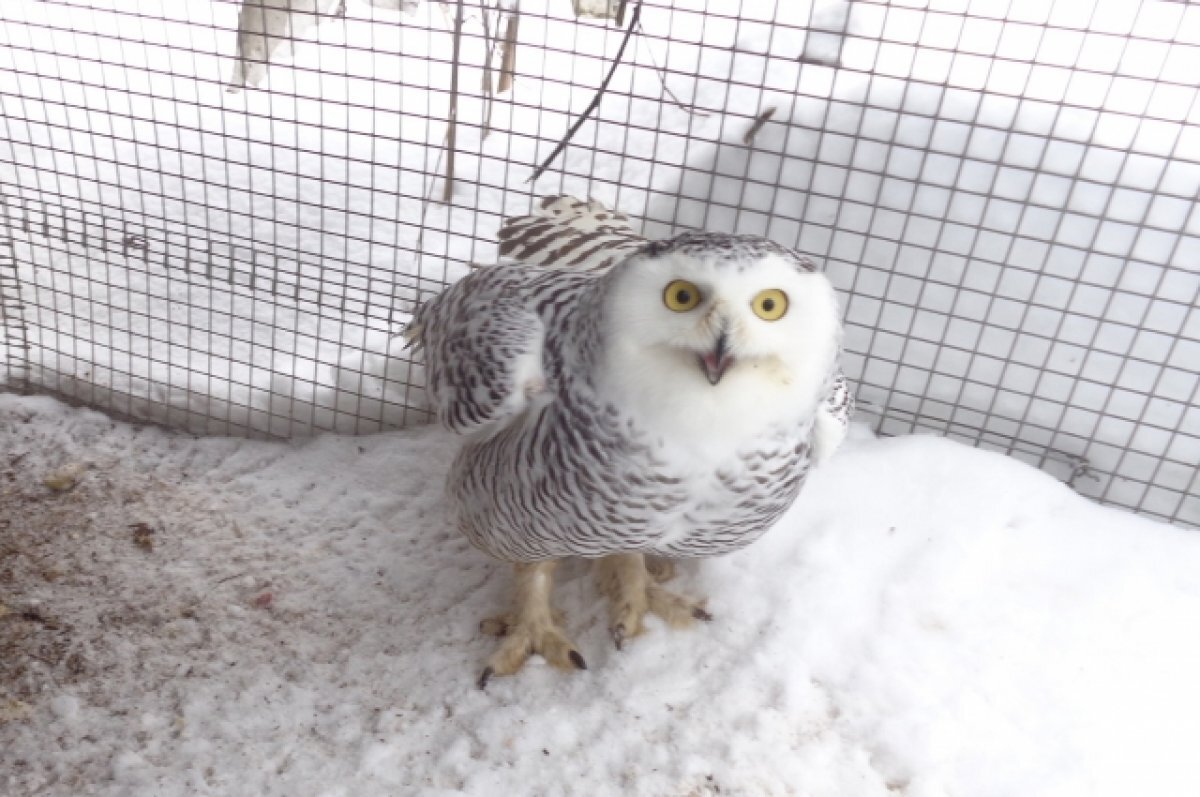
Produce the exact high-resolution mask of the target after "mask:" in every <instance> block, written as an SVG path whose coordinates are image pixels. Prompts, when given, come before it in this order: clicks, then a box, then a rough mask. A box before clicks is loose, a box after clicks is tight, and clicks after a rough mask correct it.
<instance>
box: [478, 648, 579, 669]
mask: <svg viewBox="0 0 1200 797" xmlns="http://www.w3.org/2000/svg"><path fill="white" fill-rule="evenodd" d="M567 657H568V658H569V659H570V660H571V663H572V664H574V665H575V668H576V669H578V670H586V669H587V662H585V661H584V660H583V656H580V655H579V651H578V650H572V651H571V652H570V653H568V654H567ZM488 669H491V668H488Z"/></svg>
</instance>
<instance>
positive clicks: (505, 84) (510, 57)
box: [496, 6, 521, 94]
mask: <svg viewBox="0 0 1200 797" xmlns="http://www.w3.org/2000/svg"><path fill="white" fill-rule="evenodd" d="M520 21H521V7H520V6H515V7H514V8H513V9H512V10H510V11H509V12H508V16H506V17H505V21H504V46H503V48H502V49H501V51H500V83H499V85H497V86H496V92H497V93H499V94H503V93H504V92H506V91H508V90H509V89H511V88H512V86H513V81H514V79H515V78H516V69H517V24H518V23H519V22H520Z"/></svg>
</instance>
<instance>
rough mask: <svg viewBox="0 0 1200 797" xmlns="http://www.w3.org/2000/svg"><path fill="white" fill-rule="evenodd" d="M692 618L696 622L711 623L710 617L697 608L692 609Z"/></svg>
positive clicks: (704, 611)
mask: <svg viewBox="0 0 1200 797" xmlns="http://www.w3.org/2000/svg"><path fill="white" fill-rule="evenodd" d="M692 617H695V618H696V619H697V620H703V621H704V622H706V623H708V622H712V615H711V614H709V613H708V612H707V611H706V610H704V609H702V608H700V607H699V606H697V607H696V608H694V609H692Z"/></svg>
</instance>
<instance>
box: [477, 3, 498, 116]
mask: <svg viewBox="0 0 1200 797" xmlns="http://www.w3.org/2000/svg"><path fill="white" fill-rule="evenodd" d="M486 2H487V0H479V11H480V14H482V16H483V79H482V82H481V88H482V89H483V135H482V138H483V139H486V138H487V137H488V134H489V133H491V132H492V103H493V102H494V100H495V93H494V88H493V87H494V85H495V82H496V81H495V80H494V79H493V78H492V59H493V58H494V57H495V55H496V45H497V41H496V39H495V38H494V37H493V36H492V25H491V19H492V17H491V14H489V13H488V7H487V6H486V5H485V3H486ZM499 8H500V3H499V2H497V3H496V9H497V13H496V17H497V20H496V21H497V22H499V16H500V14H499Z"/></svg>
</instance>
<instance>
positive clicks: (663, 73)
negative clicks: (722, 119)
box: [618, 10, 711, 117]
mask: <svg viewBox="0 0 1200 797" xmlns="http://www.w3.org/2000/svg"><path fill="white" fill-rule="evenodd" d="M618 13H624V12H623V10H619V11H618ZM618 24H620V23H618ZM637 30H638V34H639V35H641V36H646V29H645V28H643V27H642V24H641V23H640V22H639V23H638V26H637ZM647 38H649V37H647ZM646 52H647V53H649V55H650V63H652V64H654V70H655V71H656V72H657V73H658V82H659V83H660V84H661V85H662V87H663V91H664V92H666V95H667V96H668V97H669V98H670V99H671V102H673V103H675V106H676V107H677V108H679V110H681V111H683V112H684V113H689V114H691V115H692V116H700V117H707V116H710V115H711V114H708V113H705V112H704V111H700V110H697V109H696V106H695V105H688V104H687V103H686V102H684V101H683V100H681V99H679V97H677V96H675V92H673V91H671V87H670V86H668V85H667V70H665V69H663V68H662V67H661V66H659V65H658V59H657V58H655V57H654V50H653V49H651V48H650V45H649V43H647V44H646Z"/></svg>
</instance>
